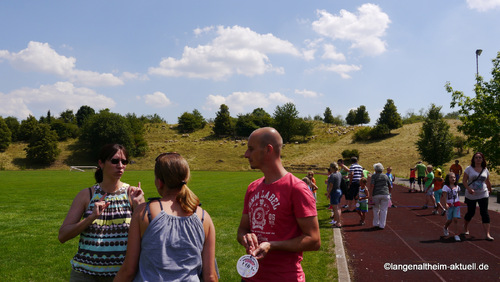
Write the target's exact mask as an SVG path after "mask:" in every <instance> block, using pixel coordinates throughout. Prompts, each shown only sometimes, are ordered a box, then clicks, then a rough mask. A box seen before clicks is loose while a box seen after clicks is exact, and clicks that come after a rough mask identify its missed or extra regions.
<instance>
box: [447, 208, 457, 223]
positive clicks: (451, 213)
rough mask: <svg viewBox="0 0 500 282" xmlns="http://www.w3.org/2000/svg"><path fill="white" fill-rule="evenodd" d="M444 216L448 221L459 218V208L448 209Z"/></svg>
mask: <svg viewBox="0 0 500 282" xmlns="http://www.w3.org/2000/svg"><path fill="white" fill-rule="evenodd" d="M446 216H447V217H448V220H452V219H453V218H460V207H453V206H452V207H450V208H448V211H447V212H446Z"/></svg>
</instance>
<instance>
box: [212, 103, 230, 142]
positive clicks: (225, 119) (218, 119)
mask: <svg viewBox="0 0 500 282" xmlns="http://www.w3.org/2000/svg"><path fill="white" fill-rule="evenodd" d="M213 130H214V133H215V135H216V136H219V137H220V136H224V135H233V134H234V126H233V123H232V119H231V115H230V114H229V107H228V106H227V105H225V104H222V105H220V109H219V111H218V112H217V113H216V115H215V120H214V128H213Z"/></svg>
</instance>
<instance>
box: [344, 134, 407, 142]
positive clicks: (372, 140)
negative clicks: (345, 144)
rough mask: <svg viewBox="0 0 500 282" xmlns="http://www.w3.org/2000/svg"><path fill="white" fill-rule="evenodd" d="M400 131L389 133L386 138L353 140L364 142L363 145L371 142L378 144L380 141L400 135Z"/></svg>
mask: <svg viewBox="0 0 500 282" xmlns="http://www.w3.org/2000/svg"><path fill="white" fill-rule="evenodd" d="M398 135H399V133H389V134H387V135H386V136H385V137H384V138H378V139H370V140H354V138H353V140H352V143H353V144H363V145H369V144H376V143H378V142H382V141H385V140H388V139H391V138H393V137H396V136H398Z"/></svg>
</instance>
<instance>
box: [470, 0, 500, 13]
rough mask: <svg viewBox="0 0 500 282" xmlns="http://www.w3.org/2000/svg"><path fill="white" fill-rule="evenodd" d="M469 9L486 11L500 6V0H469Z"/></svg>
mask: <svg viewBox="0 0 500 282" xmlns="http://www.w3.org/2000/svg"><path fill="white" fill-rule="evenodd" d="M467 5H468V6H469V9H472V10H478V11H479V12H485V11H488V10H493V9H497V8H499V7H500V0H467Z"/></svg>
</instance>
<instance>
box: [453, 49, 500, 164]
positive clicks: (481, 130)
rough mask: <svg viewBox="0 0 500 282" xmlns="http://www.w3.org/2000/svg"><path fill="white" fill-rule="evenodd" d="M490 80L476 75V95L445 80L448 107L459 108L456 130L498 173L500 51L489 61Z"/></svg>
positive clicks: (499, 149) (499, 160)
mask: <svg viewBox="0 0 500 282" xmlns="http://www.w3.org/2000/svg"><path fill="white" fill-rule="evenodd" d="M492 62H493V68H492V70H491V76H492V78H491V80H490V82H485V81H483V78H482V77H481V76H477V82H476V85H475V88H474V91H475V93H476V96H475V97H468V96H465V95H464V93H463V92H462V91H454V90H453V88H452V87H451V86H450V83H449V82H448V83H447V84H446V91H447V92H448V93H450V94H451V97H452V101H451V104H450V105H451V107H452V108H455V107H458V112H459V115H460V120H461V121H462V124H461V125H459V126H458V130H459V131H460V132H462V133H463V134H464V135H465V136H466V137H467V141H466V145H467V146H468V147H470V148H472V149H473V150H474V151H476V152H482V153H483V154H484V155H485V157H486V161H487V162H488V166H489V167H490V168H491V169H493V170H496V171H497V172H500V168H499V166H500V52H498V53H497V56H496V58H495V59H493V60H492Z"/></svg>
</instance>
